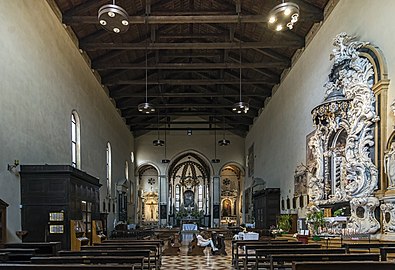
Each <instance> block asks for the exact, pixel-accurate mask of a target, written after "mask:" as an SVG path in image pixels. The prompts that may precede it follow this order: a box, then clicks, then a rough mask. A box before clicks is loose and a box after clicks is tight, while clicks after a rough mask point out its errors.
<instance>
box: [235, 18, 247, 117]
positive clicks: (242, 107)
mask: <svg viewBox="0 0 395 270" xmlns="http://www.w3.org/2000/svg"><path fill="white" fill-rule="evenodd" d="M239 23H240V40H239V55H240V56H239V63H240V72H239V77H240V85H239V91H240V95H239V102H236V103H235V104H233V108H232V111H234V112H236V113H247V112H248V110H249V109H250V105H249V104H248V103H247V102H243V101H242V100H241V36H242V34H241V20H240V13H239Z"/></svg>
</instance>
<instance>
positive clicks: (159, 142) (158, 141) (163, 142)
mask: <svg viewBox="0 0 395 270" xmlns="http://www.w3.org/2000/svg"><path fill="white" fill-rule="evenodd" d="M157 128H158V138H157V139H156V140H153V141H152V144H153V145H154V146H164V145H165V141H164V140H161V139H159V112H158V126H157Z"/></svg>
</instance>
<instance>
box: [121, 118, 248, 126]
mask: <svg viewBox="0 0 395 270" xmlns="http://www.w3.org/2000/svg"><path fill="white" fill-rule="evenodd" d="M128 120H130V122H132V121H133V123H130V125H133V126H147V125H158V121H157V119H151V120H146V119H145V120H140V119H136V118H129V119H128ZM232 123H234V124H240V125H251V124H252V123H253V121H252V120H251V119H242V118H239V119H237V120H235V121H232ZM223 124H224V123H223V121H220V120H211V121H210V120H207V121H177V120H173V121H160V122H159V125H162V126H163V125H191V126H192V125H193V126H194V125H217V126H221V127H222V128H224V126H223ZM225 129H226V127H225Z"/></svg>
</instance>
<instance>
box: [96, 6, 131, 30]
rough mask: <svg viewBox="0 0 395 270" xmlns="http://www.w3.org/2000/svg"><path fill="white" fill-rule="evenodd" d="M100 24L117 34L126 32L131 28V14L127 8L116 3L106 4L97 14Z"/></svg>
mask: <svg viewBox="0 0 395 270" xmlns="http://www.w3.org/2000/svg"><path fill="white" fill-rule="evenodd" d="M97 18H98V20H99V23H100V25H101V26H102V27H103V28H104V29H105V30H107V31H109V32H113V33H116V34H119V33H125V32H126V31H128V29H129V16H128V13H127V12H126V10H124V9H123V8H121V7H120V6H118V5H116V4H115V0H113V1H112V4H108V5H104V6H102V7H101V8H100V9H99V12H98V16H97Z"/></svg>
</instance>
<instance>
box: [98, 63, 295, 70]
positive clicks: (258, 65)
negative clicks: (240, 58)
mask: <svg viewBox="0 0 395 270" xmlns="http://www.w3.org/2000/svg"><path fill="white" fill-rule="evenodd" d="M287 66H289V63H288V62H283V61H277V62H263V63H242V64H239V63H158V64H149V65H148V66H147V67H145V63H139V64H135V63H111V64H110V63H102V64H95V65H93V66H92V68H94V69H96V70H109V69H121V70H122V69H130V70H133V69H137V70H141V69H145V68H147V69H149V70H151V69H154V70H156V69H238V68H242V69H250V68H253V69H257V68H271V67H278V68H285V67H287Z"/></svg>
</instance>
